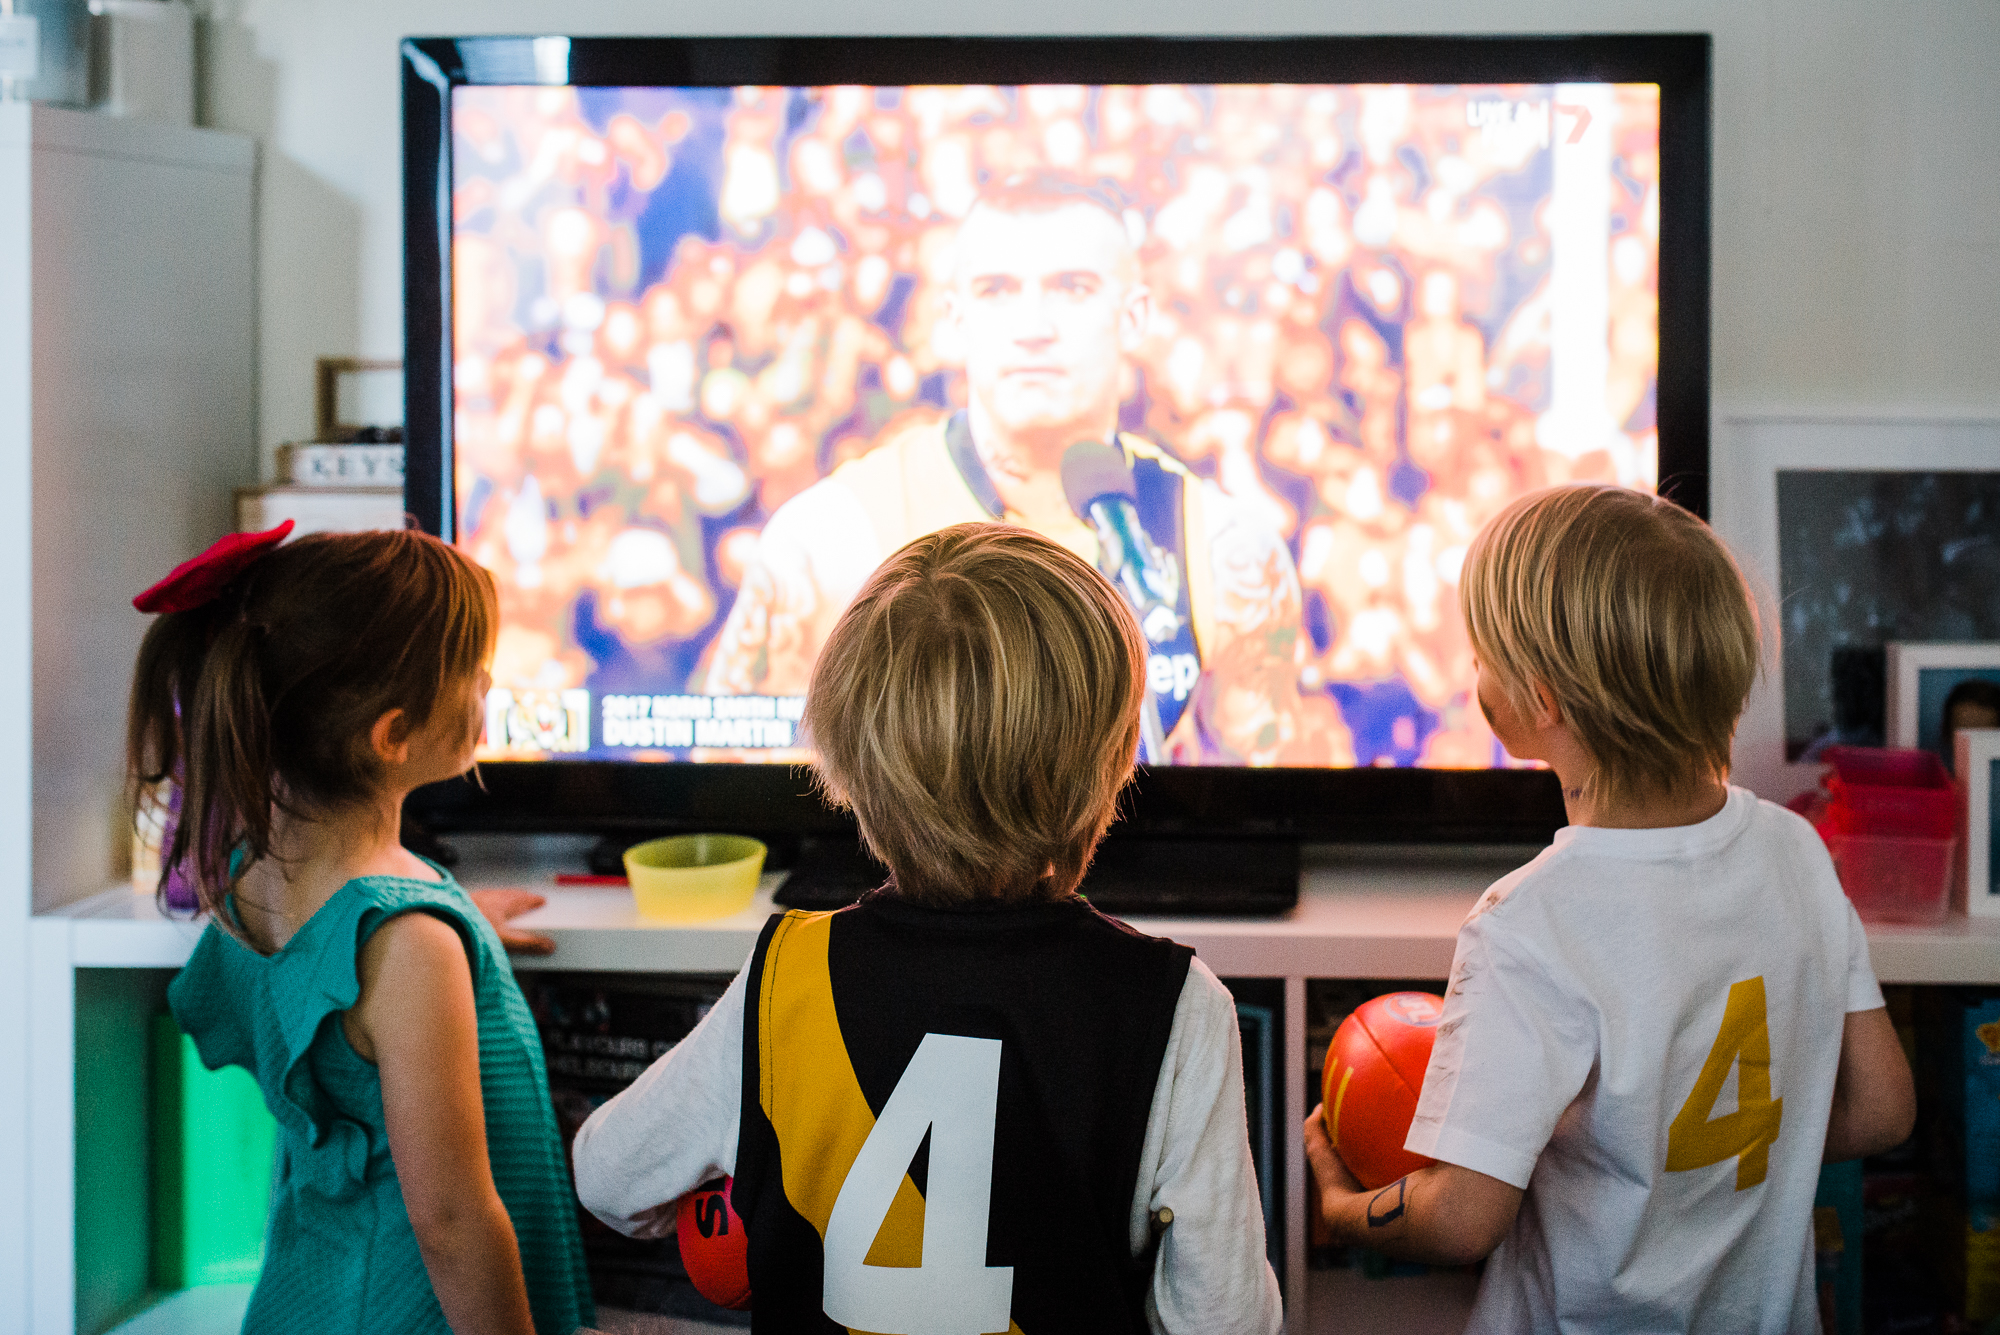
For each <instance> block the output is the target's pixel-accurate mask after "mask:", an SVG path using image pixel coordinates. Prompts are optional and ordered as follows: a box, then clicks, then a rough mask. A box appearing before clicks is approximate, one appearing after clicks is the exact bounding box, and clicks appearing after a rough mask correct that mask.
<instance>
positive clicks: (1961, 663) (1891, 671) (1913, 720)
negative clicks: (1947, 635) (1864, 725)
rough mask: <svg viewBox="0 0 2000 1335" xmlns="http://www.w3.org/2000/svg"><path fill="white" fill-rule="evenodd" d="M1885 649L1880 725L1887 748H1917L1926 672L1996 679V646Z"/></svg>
mask: <svg viewBox="0 0 2000 1335" xmlns="http://www.w3.org/2000/svg"><path fill="white" fill-rule="evenodd" d="M1887 648H1888V670H1887V671H1886V672H1885V673H1884V676H1885V678H1886V683H1885V684H1886V686H1887V688H1888V692H1889V699H1888V704H1887V707H1886V708H1885V709H1884V711H1883V716H1882V722H1883V726H1884V729H1885V734H1886V735H1885V739H1884V740H1885V741H1887V743H1888V744H1889V745H1890V746H1921V745H1922V744H1923V742H1922V738H1923V719H1922V717H1921V716H1920V714H1919V712H1918V704H1919V702H1920V701H1921V700H1922V698H1923V674H1924V673H1925V672H1927V671H1946V672H1962V671H1965V670H1966V669H1971V670H1973V671H1984V672H1991V673H1993V674H1994V675H1995V676H1996V677H2000V643H1984V644H1937V643H1931V642H1928V641H1926V642H1921V643H1907V642H1906V643H1892V644H1890V645H1889V646H1887Z"/></svg>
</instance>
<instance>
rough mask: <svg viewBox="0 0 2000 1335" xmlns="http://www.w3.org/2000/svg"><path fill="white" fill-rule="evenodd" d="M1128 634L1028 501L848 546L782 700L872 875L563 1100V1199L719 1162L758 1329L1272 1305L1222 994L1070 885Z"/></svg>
mask: <svg viewBox="0 0 2000 1335" xmlns="http://www.w3.org/2000/svg"><path fill="white" fill-rule="evenodd" d="M1144 645H1145V642H1144V640H1143V639H1142V638H1141V636H1140V633H1139V629H1138V627H1137V625H1136V624H1135V623H1134V621H1133V618H1132V613H1131V612H1130V611H1129V610H1128V608H1127V607H1126V605H1125V603H1124V601H1123V599H1122V598H1121V597H1120V595H1119V594H1118V593H1117V591H1116V590H1115V589H1113V588H1112V586H1111V585H1110V584H1109V583H1107V582H1106V581H1105V579H1104V578H1103V577H1102V576H1101V575H1099V574H1098V573H1097V571H1095V570H1094V569H1092V568H1091V567H1090V566H1089V565H1088V564H1086V563H1085V562H1084V561H1083V560H1082V559H1081V558H1079V557H1077V556H1075V555H1073V554H1072V553H1071V552H1069V551H1068V550H1066V549H1065V548H1063V547H1061V546H1058V545H1057V544H1056V543H1054V542H1052V541H1050V540H1048V539H1047V538H1043V537H1041V536H1039V535H1038V534H1035V533H1032V532H1030V531H1028V530H1026V529H1021V528H1014V527H1010V526H1007V525H1002V524H960V525H957V526H955V527H951V528H946V529H943V530H941V531H939V532H937V533H933V534H930V535H928V536H926V537H921V538H918V539H917V540H916V541H914V542H912V543H910V544H909V545H907V546H905V547H904V548H902V549H901V550H900V551H898V552H897V553H896V554H895V555H894V556H892V557H890V558H889V560H888V561H887V562H885V563H884V564H883V565H882V566H881V568H880V569H878V570H877V571H876V572H875V574H874V575H873V576H872V577H871V578H870V579H869V581H868V583H867V584H866V585H865V586H864V587H863V589H862V590H861V592H860V594H859V595H858V596H857V597H856V598H855V600H854V602H853V603H852V604H851V605H850V606H849V607H848V609H847V611H846V612H845V613H844V614H842V616H841V618H840V620H839V622H838V623H837V624H836V625H835V627H834V629H833V631H832V633H831V635H830V636H829V638H828V640H827V643H826V645H825V647H824V649H823V650H822V651H821V652H820V654H819V656H818V660H817V663H816V665H815V667H814V669H813V676H812V681H811V685H810V687H809V689H808V691H807V697H806V714H805V724H806V730H807V733H808V736H809V740H810V741H811V743H812V745H813V746H814V748H815V749H816V751H817V754H818V762H817V768H818V776H819V779H820V782H821V783H822V785H823V786H824V788H825V790H826V791H827V792H828V793H829V794H830V795H831V796H832V797H833V799H834V800H836V801H837V802H840V803H842V804H843V805H846V806H848V807H851V808H852V810H853V811H854V814H855V816H856V818H857V820H858V822H859V824H860V827H861V833H862V835H863V837H864V838H865V839H866V840H867V841H868V844H869V847H870V848H871V849H873V851H874V852H875V853H876V855H877V856H878V857H880V858H881V860H882V861H883V862H884V863H886V864H887V865H888V867H889V868H890V870H891V872H892V873H893V875H892V878H891V880H890V882H889V884H888V885H886V886H884V887H883V888H882V889H881V890H878V891H875V892H873V893H871V894H870V895H868V896H866V897H864V898H863V899H862V901H861V902H860V903H859V904H857V905H855V906H854V907H852V908H848V909H843V910H840V911H839V912H835V913H798V912H793V913H788V914H785V915H782V916H780V917H777V918H774V919H772V921H771V923H770V924H769V925H768V926H767V927H766V928H765V930H764V934H763V936H762V938H761V939H760V940H759V942H758V944H757V948H756V951H755V952H754V953H753V954H752V956H751V959H750V962H749V964H748V965H747V966H745V968H744V970H743V972H742V973H740V974H738V975H737V977H736V979H735V981H734V982H732V983H731V984H730V986H729V990H728V991H727V992H726V993H725V994H724V995H723V998H722V1000H721V1001H720V1002H719V1003H718V1004H717V1005H716V1007H715V1008H714V1009H713V1010H711V1011H710V1012H709V1014H708V1015H707V1017H706V1018H704V1019H703V1021H702V1023H701V1024H700V1025H699V1026H697V1027H696V1029H695V1031H694V1032H693V1033H692V1034H691V1035H690V1036H689V1037H688V1038H687V1039H686V1040H685V1041H684V1042H682V1043H681V1044H680V1045H679V1046H678V1047H676V1048H675V1049H674V1050H673V1051H672V1052H670V1053H668V1054H667V1055H666V1056H665V1057H662V1058H661V1059H660V1060H659V1061H658V1062H656V1063H655V1064H654V1065H653V1066H652V1068H651V1069H649V1070H648V1071H647V1072H646V1073H645V1074H644V1075H642V1076H641V1077H640V1078H639V1079H638V1081H637V1082H635V1083H634V1084H633V1085H632V1087H631V1088H630V1089H628V1090H627V1091H626V1092H625V1093H623V1094H621V1095H619V1096H618V1097H617V1098H615V1099H613V1100H612V1101H611V1102H609V1103H607V1104H605V1106H604V1107H603V1108H601V1109H599V1110H598V1111H597V1113H596V1114H595V1115H593V1116H592V1117H591V1119H590V1121H589V1122H587V1123H586V1124H585V1125H584V1127H583V1129H582V1130H581V1131H580V1132H579V1133H578V1134H577V1139H576V1149H575V1158H576V1179H577V1190H578V1193H579V1194H580V1196H581V1197H582V1199H583V1202H584V1204H585V1205H586V1206H588V1207H589V1208H590V1209H591V1211H592V1212H594V1213H595V1214H596V1215H597V1216H598V1217H599V1218H601V1219H603V1220H604V1221H605V1222H606V1223H609V1224H611V1225H612V1226H613V1227H615V1228H618V1229H620V1230H622V1231H624V1232H626V1233H629V1234H633V1235H637V1236H658V1235H660V1234H663V1233H665V1232H667V1231H668V1230H669V1229H670V1228H671V1227H672V1224H673V1210H674V1202H675V1200H676V1198H678V1197H679V1196H681V1195H682V1194H683V1193H685V1192H687V1191H689V1190H691V1189H693V1188H694V1187H696V1186H697V1185H699V1184H701V1183H702V1182H704V1181H706V1180H707V1179H709V1178H711V1177H717V1176H721V1175H723V1174H733V1175H734V1177H735V1185H734V1189H733V1200H734V1204H735V1207H736V1209H737V1210H738V1211H739V1212H740V1213H741V1214H742V1216H743V1220H744V1228H745V1232H746V1234H747V1236H748V1239H749V1278H750V1286H751V1290H752V1292H753V1294H754V1302H753V1308H752V1311H753V1319H754V1322H755V1326H756V1328H757V1329H759V1330H773V1331H785V1332H793V1331H838V1330H840V1329H842V1328H847V1329H851V1330H862V1331H875V1332H882V1333H883V1335H889V1333H891V1332H904V1333H906V1335H919V1333H923V1332H937V1335H947V1333H950V1335H971V1333H972V1332H978V1331H1008V1330H1013V1331H1017V1332H1018V1331H1025V1332H1029V1333H1030V1335H1055V1333H1057V1332H1064V1331H1076V1332H1085V1331H1090V1332H1098V1331H1118V1330H1124V1331H1133V1332H1141V1331H1147V1330H1152V1331H1188V1332H1194V1331H1201V1332H1238V1331H1240V1332H1245V1333H1246V1335H1248V1333H1250V1332H1258V1333H1260V1335H1269V1333H1270V1332H1275V1331H1276V1330H1278V1328H1279V1326H1280V1324H1281V1318H1280V1313H1279V1304H1278V1287H1277V1281H1276V1279H1275V1278H1274V1277H1273V1275H1272V1273H1271V1269H1270V1266H1269V1264H1268V1263H1267V1262H1266V1261H1265V1258H1264V1226H1263V1216H1262V1213H1261V1209H1260V1205H1259V1200H1258V1195H1257V1186H1256V1181H1255V1177H1254V1175H1253V1170H1252V1167H1251V1159H1250V1147H1249V1141H1248V1138H1247V1136H1246V1134H1245V1128H1244V1105H1243V1086H1242V1079H1243V1077H1242V1055H1241V1050H1240V1048H1239V1046H1238V1036H1237V1027H1236V1014H1235V1009H1234V1004H1233V1002H1232V1000H1231V998H1230V996H1229V993H1228V992H1227V991H1225V990H1224V989H1223V987H1222V985H1221V984H1220V983H1219V982H1217V981H1216V979H1215V976H1214V975H1213V974H1212V973H1210V972H1209V971H1208V969H1207V968H1206V967H1205V966H1204V965H1203V964H1202V963H1201V962H1200V961H1199V960H1196V959H1194V958H1193V957H1192V952H1191V951H1189V950H1188V949H1187V948H1186V947H1184V946H1178V945H1175V944H1174V943H1173V942H1171V941H1165V940H1160V939H1157V938H1153V937H1147V936H1142V935H1140V934H1139V933H1137V932H1134V931H1132V930H1131V929H1130V928H1128V927H1126V926H1125V925H1123V924H1122V923H1118V922H1116V921H1114V920H1112V919H1110V918H1106V917H1104V916H1103V915H1101V914H1099V913H1097V912H1095V911H1094V910H1092V909H1091V907H1090V906H1089V905H1088V904H1087V903H1085V902H1084V901H1083V900H1082V899H1081V898H1080V897H1079V896H1078V895H1077V894H1076V893H1075V891H1076V887H1077V884H1078V882H1079V881H1080V880H1081V879H1082V876H1083V870H1084V867H1085V866H1086V865H1087V864H1088V862H1089V860H1090V856H1091V853H1092V851H1093V850H1094V849H1095V848H1096V845H1097V841H1098V839H1099V838H1100V837H1101V836H1102V835H1103V833H1104V829H1105V827H1106V826H1107V825H1108V824H1109V823H1110V821H1111V817H1112V814H1113V807H1114V804H1115V802H1116V799H1117V795H1118V792H1119V790H1120V789H1121V788H1123V787H1124V785H1125V782H1126V780H1127V779H1128V777H1129V776H1130V774H1131V771H1132V764H1133V756H1134V753H1135V751H1136V749H1137V747H1138V742H1139V716H1140V704H1141V700H1142V698H1143V693H1144V691H1145V689H1146V685H1145V647H1144Z"/></svg>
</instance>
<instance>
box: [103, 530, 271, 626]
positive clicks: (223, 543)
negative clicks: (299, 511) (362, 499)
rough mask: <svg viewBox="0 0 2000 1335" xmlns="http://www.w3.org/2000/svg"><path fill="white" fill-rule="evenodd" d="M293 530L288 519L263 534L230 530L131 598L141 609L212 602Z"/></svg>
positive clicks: (173, 609) (167, 609)
mask: <svg viewBox="0 0 2000 1335" xmlns="http://www.w3.org/2000/svg"><path fill="white" fill-rule="evenodd" d="M291 532H292V521H291V520H289V519H287V520H286V521H285V522H284V523H282V524H280V525H278V526H277V527H276V528H270V529H265V530H264V531H263V532H262V533H230V534H226V535H224V536H223V537H221V538H218V539H216V541H215V542H214V543H212V544H211V545H210V546H209V549H208V550H207V551H205V552H203V553H202V554H201V555H200V556H196V557H191V558H189V559H188V560H185V561H183V562H181V563H180V564H179V565H177V566H175V567H174V569H173V573H172V574H170V575H168V576H167V577H166V578H165V579H163V580H161V581H160V582H159V583H158V584H155V585H154V586H153V587H152V588H150V589H148V590H146V591H145V592H144V593H142V594H140V595H139V596H138V597H137V598H134V599H133V600H132V606H134V607H136V608H138V609H139V610H140V611H141V612H146V613H153V612H189V611H193V610H194V609H195V608H197V607H200V606H201V605H202V604H204V603H208V602H213V601H214V600H215V598H216V596H217V595H218V594H220V593H221V592H222V591H223V590H224V589H225V588H228V587H229V581H231V580H233V579H235V578H236V577H237V576H238V575H240V574H242V573H243V572H244V571H245V570H248V569H249V568H250V567H251V566H253V565H255V564H256V563H257V560H258V558H260V557H262V556H263V555H264V554H265V553H266V552H269V551H270V550H271V549H272V548H274V547H276V546H277V545H278V544H279V543H281V542H283V541H284V540H285V539H286V538H287V537H289V536H290V535H291Z"/></svg>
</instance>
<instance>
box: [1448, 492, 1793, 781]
mask: <svg viewBox="0 0 2000 1335" xmlns="http://www.w3.org/2000/svg"><path fill="white" fill-rule="evenodd" d="M1458 596H1459V606H1460V608H1461V609H1462V610H1463V611H1464V613H1465V624H1466V628H1467V630H1468V631H1470V633H1471V636H1472V648H1473V652H1474V653H1476V654H1478V655H1479V659H1480V662H1481V663H1482V664H1483V665H1484V666H1485V667H1486V668H1487V670H1488V672H1489V673H1490V674H1491V675H1492V676H1493V677H1495V678H1497V682H1496V684H1497V685H1499V686H1500V687H1501V689H1502V690H1504V691H1505V692H1506V695H1507V697H1508V699H1509V701H1510V702H1511V703H1513V704H1514V705H1515V707H1516V708H1518V709H1520V710H1522V711H1523V712H1526V713H1530V714H1532V712H1533V710H1534V708H1535V696H1534V688H1535V685H1536V684H1538V683H1539V684H1540V685H1541V686H1543V687H1545V688H1547V690H1548V692H1549V694H1550V695H1551V696H1552V697H1554V700H1555V702H1556V704H1557V706H1558V707H1559V708H1560V709H1561V711H1562V715H1563V720H1564V722H1565V723H1567V724H1568V726H1569V729H1570V732H1571V734H1572V735H1573V736H1575V738H1576V739H1577V741H1578V742H1579V743H1581V744H1582V746H1583V748H1584V749H1585V750H1586V751H1588V752H1589V753H1590V756H1591V758H1592V759H1593V760H1594V761H1595V762H1596V769H1595V771H1594V772H1593V773H1592V774H1591V776H1590V777H1589V779H1588V780H1587V781H1586V783H1585V790H1586V791H1587V792H1589V793H1590V794H1591V795H1592V797H1593V798H1594V799H1596V800H1599V801H1612V802H1618V801H1627V800H1630V799H1632V798H1634V797H1642V796H1645V795H1649V794H1661V795H1664V794H1671V793H1677V792H1680V791H1682V790H1684V789H1685V788H1686V787H1687V786H1688V785H1689V784H1691V783H1693V782H1696V781H1698V780H1699V779H1700V778H1702V777H1704V776H1713V777H1716V778H1724V777H1726V776H1727V775H1728V773H1729V743H1730V739H1731V737H1732V736H1733V735H1734V733H1735V731H1736V719H1737V716H1738V715H1739V714H1741V713H1742V712H1743V702H1744V700H1745V698H1746V697H1747V696H1748V695H1749V693H1750V686H1751V683H1752V682H1753V681H1754V679H1755V678H1756V675H1757V665H1758V626H1757V613H1756V609H1755V607H1754V606H1753V605H1752V602H1751V598H1750V593H1749V590H1748V589H1747V588H1746V586H1745V584H1744V581H1743V575H1742V572H1741V571H1739V570H1738V569H1737V567H1736V563H1735V562H1734V561H1733V560H1731V559H1730V555H1729V552H1728V551H1727V550H1726V549H1725V548H1724V547H1723V545H1722V543H1721V541H1720V540H1719V539H1717V538H1716V536H1715V534H1714V533H1712V532H1711V531H1710V530H1709V527H1708V525H1706V524H1704V523H1702V522H1701V520H1699V519H1697V518H1695V517H1694V516H1693V515H1691V514H1689V513H1688V512H1687V511H1685V510H1683V509H1681V508H1680V507H1679V506H1677V505H1675V504H1673V503H1672V502H1671V501H1664V500H1661V499H1659V498H1658V497H1654V496H1649V495H1646V494H1644V493H1643V492H1637V491H1631V490H1629V489H1627V488H1624V487H1613V486H1567V487H1552V488H1550V489H1548V490H1546V491H1540V492H1536V493H1534V494H1533V495H1530V496H1524V497H1522V498H1521V499H1520V500H1518V501H1515V502H1514V503H1513V504H1512V505H1510V506H1508V507H1507V509H1506V510H1504V511H1502V512H1501V513H1500V515H1499V516H1498V517H1497V518H1495V519H1494V520H1493V521H1492V522H1491V523H1489V524H1488V525H1487V526H1486V527H1485V528H1484V529H1482V530H1481V531H1480V534H1479V536H1478V537H1477V538H1475V539H1474V540H1473V543H1472V548H1471V550H1470V551H1469V552H1468V553H1467V555H1466V559H1465V568H1464V572H1463V574H1462V576H1461V578H1460V580H1459V586H1458Z"/></svg>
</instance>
